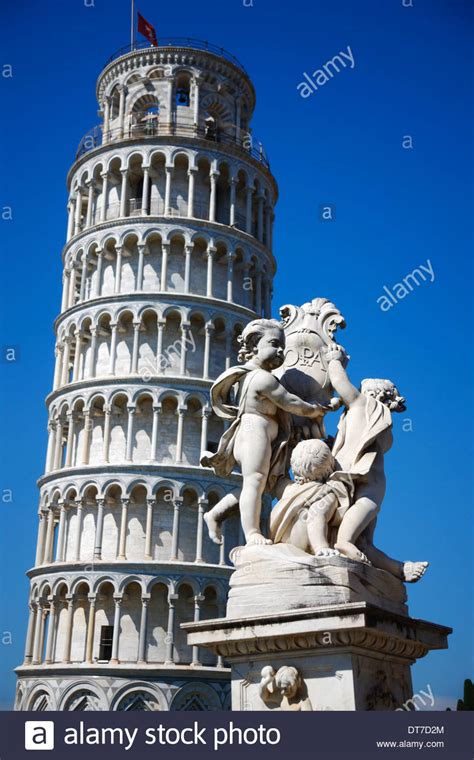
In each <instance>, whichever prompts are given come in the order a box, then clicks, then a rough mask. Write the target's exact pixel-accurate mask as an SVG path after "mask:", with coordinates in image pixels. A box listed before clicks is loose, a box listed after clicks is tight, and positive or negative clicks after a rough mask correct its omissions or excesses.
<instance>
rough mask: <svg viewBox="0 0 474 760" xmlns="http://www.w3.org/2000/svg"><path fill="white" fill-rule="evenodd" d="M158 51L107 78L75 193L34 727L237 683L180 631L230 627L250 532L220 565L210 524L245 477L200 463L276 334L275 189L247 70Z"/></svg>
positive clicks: (190, 52)
mask: <svg viewBox="0 0 474 760" xmlns="http://www.w3.org/2000/svg"><path fill="white" fill-rule="evenodd" d="M160 43H161V44H160V47H158V48H151V47H148V46H147V47H146V48H141V49H134V50H132V51H130V49H128V50H122V51H119V52H118V54H116V55H115V56H114V57H113V58H112V59H111V60H110V61H109V63H108V64H107V65H106V67H105V69H104V70H103V71H102V73H101V75H100V77H99V80H98V82H97V99H98V102H99V107H100V111H99V114H100V117H101V119H102V123H101V125H100V126H99V127H96V128H95V129H94V130H92V131H91V132H90V133H89V134H88V135H86V137H85V138H84V139H83V140H82V141H81V144H80V147H79V150H78V153H77V156H76V160H75V162H74V164H73V166H72V168H71V170H70V172H69V175H68V189H69V202H68V213H69V217H68V228H67V241H66V244H65V246H64V250H63V254H62V257H63V266H64V276H63V295H62V304H61V311H60V314H59V316H58V317H57V320H56V323H55V331H56V367H55V372H54V385H53V390H52V392H51V393H50V394H49V396H48V398H47V408H48V433H49V439H48V449H47V456H46V468H45V473H44V475H43V476H42V477H41V478H40V480H39V488H40V508H39V529H38V540H37V552H36V560H35V563H34V567H33V568H32V569H31V570H29V572H28V576H29V579H30V594H29V609H30V615H29V623H28V632H27V636H26V648H25V659H24V663H23V664H22V665H21V666H20V667H19V668H18V669H17V674H18V678H19V681H18V689H17V698H16V709H20V710H103V709H112V710H153V709H155V710H156V709H158V710H167V709H176V710H186V709H223V708H224V709H225V708H227V707H229V705H230V698H229V670H228V669H227V668H225V667H224V665H223V662H222V659H221V658H216V656H215V655H214V654H213V653H212V652H210V651H209V650H207V649H202V648H200V647H197V646H194V647H190V646H188V644H187V641H186V635H185V633H184V632H183V631H181V629H180V623H182V622H190V621H199V620H206V619H210V618H216V617H218V616H221V615H224V614H225V600H226V592H227V582H228V578H229V575H230V572H231V568H230V563H229V559H228V552H229V550H230V549H231V548H232V547H233V546H234V545H236V544H237V543H238V541H239V532H238V531H239V529H238V522H237V520H236V519H235V520H234V521H228V523H227V525H226V529H225V542H224V546H223V547H221V548H219V547H218V546H215V545H214V544H212V543H211V542H210V541H209V539H208V538H207V535H206V531H205V530H203V514H204V512H205V511H206V509H208V507H209V506H210V505H212V504H214V503H215V502H216V501H217V500H218V499H219V498H220V497H221V496H222V495H223V494H224V493H226V492H229V491H231V490H232V489H233V488H235V487H236V485H238V482H239V476H237V475H233V476H231V477H230V478H228V479H227V480H223V479H217V478H216V477H215V476H214V474H213V472H212V471H211V470H208V469H204V468H202V467H200V465H199V458H200V452H201V451H202V450H203V449H208V450H209V449H210V450H213V449H214V450H215V447H216V445H217V442H218V441H219V438H220V436H221V434H222V421H221V420H220V419H218V418H216V417H214V415H213V413H212V412H211V410H210V407H209V403H208V390H209V387H210V385H211V382H212V379H213V378H215V377H216V376H217V375H218V374H219V373H220V372H221V371H222V370H224V369H225V368H226V366H230V365H231V364H235V363H236V349H237V346H236V336H237V335H238V334H239V333H240V332H241V329H242V327H243V326H244V325H245V324H246V323H247V322H248V321H249V320H251V319H253V318H255V316H256V315H263V316H267V315H269V314H270V303H271V288H272V278H273V276H274V272H275V264H274V260H273V256H272V252H271V248H272V224H273V218H274V214H273V208H274V205H275V203H276V199H277V187H276V183H275V181H274V179H273V177H272V175H271V173H270V170H269V165H268V161H267V159H266V157H265V153H264V151H263V148H262V146H261V143H257V142H256V141H255V139H254V138H253V137H252V136H251V132H250V126H249V123H250V120H251V117H252V113H253V110H254V106H255V92H254V89H253V86H252V83H251V81H250V79H249V77H248V75H247V74H246V72H245V70H244V69H243V67H242V66H241V64H240V63H239V62H238V61H237V60H236V59H235V58H233V57H232V56H231V55H229V54H227V53H226V52H225V51H224V50H221V49H220V48H212V46H209V45H208V44H207V43H201V42H199V41H196V40H177V39H172V40H161V41H160Z"/></svg>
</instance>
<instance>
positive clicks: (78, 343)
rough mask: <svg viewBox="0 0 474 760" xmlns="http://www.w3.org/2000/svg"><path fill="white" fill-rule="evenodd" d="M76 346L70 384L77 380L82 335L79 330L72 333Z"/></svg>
mask: <svg viewBox="0 0 474 760" xmlns="http://www.w3.org/2000/svg"><path fill="white" fill-rule="evenodd" d="M74 337H75V338H76V345H75V351H74V362H73V365H72V382H73V383H76V382H77V381H78V379H79V363H80V361H81V347H82V333H81V331H80V330H75V331H74Z"/></svg>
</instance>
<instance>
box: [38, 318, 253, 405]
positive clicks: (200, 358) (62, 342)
mask: <svg viewBox="0 0 474 760" xmlns="http://www.w3.org/2000/svg"><path fill="white" fill-rule="evenodd" d="M207 317H208V315H207V314H206V313H205V312H204V311H202V310H200V309H194V310H192V311H190V310H187V309H179V308H175V307H169V308H167V309H165V310H164V311H163V312H160V311H158V310H157V309H156V308H154V307H151V306H150V307H147V306H145V307H141V308H140V309H138V308H136V309H130V308H128V307H122V308H118V309H117V310H116V311H114V312H112V311H110V310H109V309H101V310H95V313H92V314H89V313H87V312H86V313H82V314H80V315H77V314H76V315H74V316H72V317H71V318H70V319H69V320H68V321H67V322H66V323H64V324H63V325H61V327H60V329H59V330H58V338H57V343H56V349H55V356H56V361H55V370H54V380H53V390H56V389H57V388H61V387H63V386H66V385H69V384H70V383H76V382H79V381H83V380H92V379H94V378H107V377H110V378H114V377H126V376H132V377H133V376H135V377H138V378H141V379H142V380H143V381H147V380H149V379H150V378H152V377H155V376H157V375H159V376H171V377H176V376H181V377H195V378H203V379H205V380H207V379H209V378H212V377H217V375H219V374H220V373H221V372H222V371H223V370H224V369H225V368H227V367H230V366H232V365H233V364H236V363H237V352H238V349H239V343H238V337H239V335H240V334H241V332H242V329H243V324H244V323H243V322H241V321H237V320H235V319H234V320H229V319H228V318H225V317H224V316H220V315H219V316H214V317H213V318H209V319H208V318H207Z"/></svg>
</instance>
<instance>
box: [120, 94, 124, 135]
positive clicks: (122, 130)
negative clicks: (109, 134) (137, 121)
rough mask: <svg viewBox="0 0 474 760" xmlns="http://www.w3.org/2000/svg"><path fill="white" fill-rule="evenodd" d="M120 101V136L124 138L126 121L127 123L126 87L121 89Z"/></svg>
mask: <svg viewBox="0 0 474 760" xmlns="http://www.w3.org/2000/svg"><path fill="white" fill-rule="evenodd" d="M119 92H120V101H119V136H120V137H123V133H124V126H125V124H124V121H125V87H124V85H121V86H120V87H119Z"/></svg>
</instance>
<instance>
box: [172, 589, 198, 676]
mask: <svg viewBox="0 0 474 760" xmlns="http://www.w3.org/2000/svg"><path fill="white" fill-rule="evenodd" d="M175 604H176V625H175V630H174V661H175V663H177V664H180V665H189V664H190V663H191V660H192V647H190V646H189V644H188V640H187V634H186V632H185V631H183V629H182V628H181V624H182V623H191V622H192V621H193V620H194V593H193V590H192V588H191V586H189V585H188V584H187V583H182V584H181V585H180V587H179V589H178V598H177V600H176V602H175Z"/></svg>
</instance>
